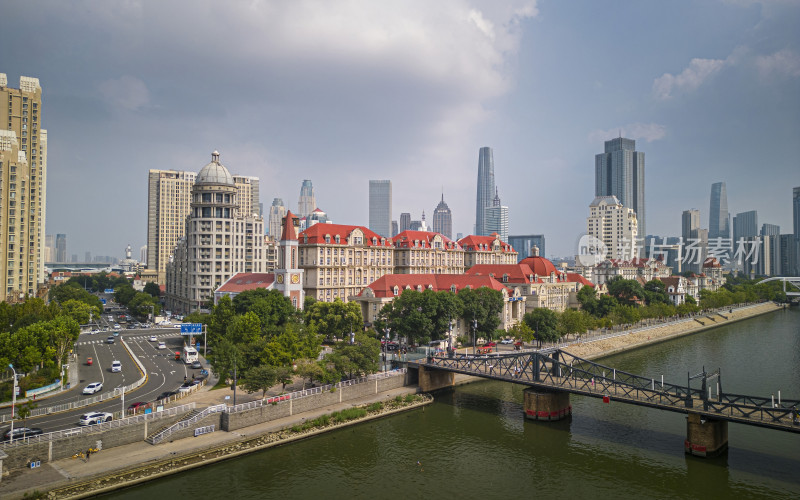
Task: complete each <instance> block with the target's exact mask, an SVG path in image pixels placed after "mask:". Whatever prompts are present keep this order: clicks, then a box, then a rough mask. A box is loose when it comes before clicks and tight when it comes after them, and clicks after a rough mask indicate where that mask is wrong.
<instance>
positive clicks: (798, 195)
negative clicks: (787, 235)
mask: <svg viewBox="0 0 800 500" xmlns="http://www.w3.org/2000/svg"><path fill="white" fill-rule="evenodd" d="M792 215H793V216H794V220H793V223H794V224H793V225H794V231H793V234H794V259H793V264H794V266H792V267H793V269H792V270H791V273H792V276H800V187H796V188H794V189H793V190H792ZM786 274H789V273H786Z"/></svg>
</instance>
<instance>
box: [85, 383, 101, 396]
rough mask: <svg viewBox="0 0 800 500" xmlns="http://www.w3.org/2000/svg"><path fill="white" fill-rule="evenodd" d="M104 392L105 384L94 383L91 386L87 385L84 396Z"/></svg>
mask: <svg viewBox="0 0 800 500" xmlns="http://www.w3.org/2000/svg"><path fill="white" fill-rule="evenodd" d="M102 390H103V383H102V382H92V383H91V384H89V385H87V386H86V387H84V388H83V393H84V394H94V393H96V392H100V391H102Z"/></svg>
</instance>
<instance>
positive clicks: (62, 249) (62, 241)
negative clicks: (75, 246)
mask: <svg viewBox="0 0 800 500" xmlns="http://www.w3.org/2000/svg"><path fill="white" fill-rule="evenodd" d="M66 261H67V235H66V234H57V235H56V262H66Z"/></svg>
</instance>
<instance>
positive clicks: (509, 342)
mask: <svg viewBox="0 0 800 500" xmlns="http://www.w3.org/2000/svg"><path fill="white" fill-rule="evenodd" d="M500 343H501V344H513V343H514V339H503V340H501V341H500Z"/></svg>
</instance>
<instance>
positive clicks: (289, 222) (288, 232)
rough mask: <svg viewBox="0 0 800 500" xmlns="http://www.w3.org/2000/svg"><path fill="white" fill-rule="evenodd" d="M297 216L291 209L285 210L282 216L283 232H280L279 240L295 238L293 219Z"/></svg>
mask: <svg viewBox="0 0 800 500" xmlns="http://www.w3.org/2000/svg"><path fill="white" fill-rule="evenodd" d="M296 220H297V216H296V215H295V214H293V213H292V211H291V210H289V211H287V212H286V217H284V218H283V232H282V233H281V241H292V240H297V232H296V231H295V229H294V228H295V221H296Z"/></svg>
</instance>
